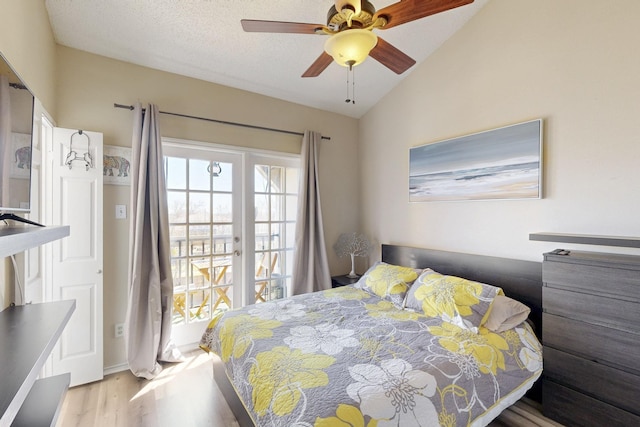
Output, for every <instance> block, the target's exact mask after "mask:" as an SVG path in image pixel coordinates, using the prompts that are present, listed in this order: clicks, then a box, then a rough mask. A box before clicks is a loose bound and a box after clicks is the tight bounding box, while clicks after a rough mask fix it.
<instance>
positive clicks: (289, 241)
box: [285, 222, 296, 248]
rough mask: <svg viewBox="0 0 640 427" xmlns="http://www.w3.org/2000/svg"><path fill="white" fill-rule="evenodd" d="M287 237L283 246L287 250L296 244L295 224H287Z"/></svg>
mask: <svg viewBox="0 0 640 427" xmlns="http://www.w3.org/2000/svg"><path fill="white" fill-rule="evenodd" d="M286 231H287V237H286V242H285V246H286V247H287V248H292V247H293V246H294V245H295V243H296V224H295V223H291V222H289V223H287V226H286Z"/></svg>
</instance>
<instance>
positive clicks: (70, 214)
mask: <svg viewBox="0 0 640 427" xmlns="http://www.w3.org/2000/svg"><path fill="white" fill-rule="evenodd" d="M50 159H51V161H50V163H49V174H50V175H49V176H50V177H51V180H50V182H51V188H50V191H51V199H50V204H51V221H52V224H59V225H69V226H70V235H69V236H68V237H66V238H64V239H61V240H58V241H56V242H54V243H53V247H52V261H51V276H52V277H51V279H52V280H51V281H50V283H51V293H50V295H51V299H52V300H54V301H55V300H67V299H75V300H76V310H75V312H74V313H73V316H72V317H71V320H70V321H69V323H68V324H67V326H66V328H65V329H64V332H63V334H62V336H61V337H60V340H59V341H58V344H57V345H56V348H55V349H54V351H53V352H52V371H53V372H52V373H53V374H54V375H56V374H59V373H63V372H70V373H71V385H72V386H74V385H79V384H84V383H88V382H92V381H96V380H100V379H102V377H103V369H104V368H103V339H102V334H103V332H102V285H103V283H102V282H103V275H102V266H103V262H102V261H103V259H102V256H103V253H102V193H103V190H102V134H101V133H97V132H86V131H78V130H77V129H62V128H54V130H53V146H52V147H51V155H50Z"/></svg>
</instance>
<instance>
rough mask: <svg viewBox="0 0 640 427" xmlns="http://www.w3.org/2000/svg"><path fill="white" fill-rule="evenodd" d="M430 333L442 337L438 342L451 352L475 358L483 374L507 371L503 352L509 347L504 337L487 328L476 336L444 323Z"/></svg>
mask: <svg viewBox="0 0 640 427" xmlns="http://www.w3.org/2000/svg"><path fill="white" fill-rule="evenodd" d="M429 332H431V333H432V334H433V335H435V336H438V337H440V339H439V340H438V342H439V343H440V345H442V347H444V348H445V349H447V350H449V351H450V352H452V353H458V354H462V355H468V356H471V357H473V358H474V359H475V361H476V363H477V366H478V369H479V370H480V372H482V373H483V374H488V373H492V374H493V375H496V374H497V371H498V368H499V369H502V370H504V369H505V364H504V354H503V352H504V351H506V350H508V349H509V345H508V344H507V341H506V340H505V339H504V338H503V337H501V336H500V335H498V334H496V333H493V332H491V331H490V330H489V329H487V328H481V329H480V333H479V334H476V333H473V332H471V331H469V330H468V329H464V328H460V327H458V326H456V325H453V324H451V323H443V324H442V325H441V326H434V327H431V328H429Z"/></svg>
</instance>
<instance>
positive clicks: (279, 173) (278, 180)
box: [271, 166, 284, 193]
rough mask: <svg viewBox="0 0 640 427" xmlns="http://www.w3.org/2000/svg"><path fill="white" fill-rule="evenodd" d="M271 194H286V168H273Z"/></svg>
mask: <svg viewBox="0 0 640 427" xmlns="http://www.w3.org/2000/svg"><path fill="white" fill-rule="evenodd" d="M271 192H272V193H284V168H281V167H278V166H272V167H271Z"/></svg>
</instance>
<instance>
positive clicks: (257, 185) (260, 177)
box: [253, 165, 269, 193]
mask: <svg viewBox="0 0 640 427" xmlns="http://www.w3.org/2000/svg"><path fill="white" fill-rule="evenodd" d="M253 191H255V192H256V193H266V192H268V191H269V167H268V166H263V165H256V166H255V168H254V189H253Z"/></svg>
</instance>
